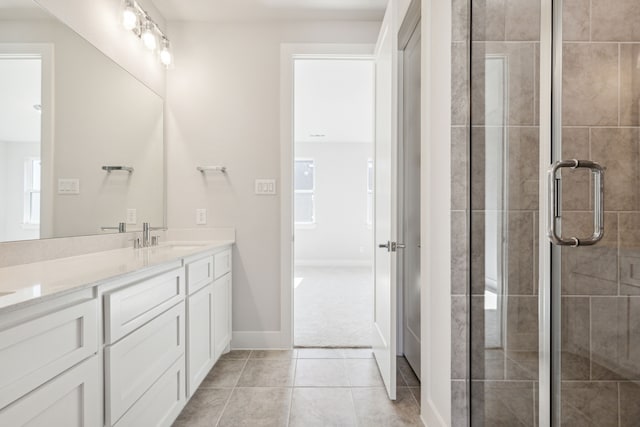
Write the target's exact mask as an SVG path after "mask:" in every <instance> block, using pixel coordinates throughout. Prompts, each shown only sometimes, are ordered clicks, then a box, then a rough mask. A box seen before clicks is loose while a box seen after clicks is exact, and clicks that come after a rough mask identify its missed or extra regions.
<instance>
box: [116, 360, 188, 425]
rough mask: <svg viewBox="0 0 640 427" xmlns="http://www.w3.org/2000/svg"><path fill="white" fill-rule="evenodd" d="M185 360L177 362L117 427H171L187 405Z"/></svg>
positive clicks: (125, 415)
mask: <svg viewBox="0 0 640 427" xmlns="http://www.w3.org/2000/svg"><path fill="white" fill-rule="evenodd" d="M184 378H185V376H184V358H183V357H181V358H180V359H178V361H176V362H175V363H174V364H173V365H172V366H171V367H170V368H169V369H168V370H167V371H166V372H165V373H164V374H162V376H161V377H160V379H159V380H158V381H156V382H155V383H154V384H153V385H152V386H151V388H150V389H149V390H148V391H147V392H146V393H145V394H144V396H142V397H141V398H140V400H138V401H137V402H136V403H135V405H133V407H132V408H131V409H129V411H127V413H126V414H124V416H123V417H122V418H121V419H120V421H118V422H117V423H116V427H140V426H154V427H165V426H166V427H169V426H171V424H172V423H173V422H174V421H175V419H176V418H177V417H178V415H180V411H181V410H182V408H183V407H184V405H185V392H184Z"/></svg>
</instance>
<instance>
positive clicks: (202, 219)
mask: <svg viewBox="0 0 640 427" xmlns="http://www.w3.org/2000/svg"><path fill="white" fill-rule="evenodd" d="M206 224H207V210H206V209H196V225H206Z"/></svg>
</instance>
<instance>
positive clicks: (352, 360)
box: [174, 348, 422, 427]
mask: <svg viewBox="0 0 640 427" xmlns="http://www.w3.org/2000/svg"><path fill="white" fill-rule="evenodd" d="M397 384H398V393H397V400H396V401H395V402H392V401H390V400H389V399H388V398H387V394H386V391H385V389H384V387H383V384H382V379H381V378H380V374H379V372H378V368H377V367H376V364H375V361H374V360H373V358H372V356H371V350H369V349H307V348H305V349H297V350H273V351H271V350H253V351H251V350H234V351H232V352H230V353H228V354H226V355H224V356H222V358H221V359H220V360H219V361H218V363H216V365H215V366H214V367H213V369H212V370H211V372H210V373H209V375H208V376H207V378H206V379H205V380H204V381H203V383H202V384H201V386H200V388H199V389H198V390H197V391H196V394H195V395H194V396H193V397H192V398H191V400H190V401H189V404H188V405H187V406H186V407H185V408H184V410H183V411H182V413H181V414H180V417H178V419H177V420H176V422H175V423H174V427H200V426H208V427H211V426H233V427H238V426H250V427H254V426H273V427H281V426H282V427H287V426H289V427H298V426H303V427H314V426H361V427H376V426H380V427H391V426H421V425H422V423H421V421H420V415H419V414H420V407H419V402H420V382H419V381H418V379H417V378H416V376H415V374H414V373H413V371H412V370H411V367H410V366H409V364H408V363H407V361H406V360H405V359H404V358H398V375H397Z"/></svg>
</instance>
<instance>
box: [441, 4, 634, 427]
mask: <svg viewBox="0 0 640 427" xmlns="http://www.w3.org/2000/svg"><path fill="white" fill-rule="evenodd" d="M471 9H472V12H473V15H472V16H473V18H472V19H473V23H470V16H471V15H470V12H471ZM539 15H540V10H539V2H538V1H536V0H516V1H511V0H510V1H504V0H483V1H473V2H470V1H469V0H454V1H453V38H452V39H453V44H452V58H453V62H454V63H453V67H452V69H453V75H452V96H453V100H452V101H453V103H452V125H453V126H452V171H453V178H452V183H451V185H452V206H451V209H452V266H451V270H452V297H451V298H452V355H453V360H452V412H453V413H452V420H453V425H454V426H466V425H467V423H468V420H471V421H472V424H473V425H474V426H481V425H487V426H493V425H525V426H526V425H537V399H536V395H537V378H538V372H537V366H538V348H537V341H538V318H537V305H538V289H537V282H538V278H537V270H538V262H537V258H536V257H537V253H538V242H537V240H536V236H537V225H538V216H537V210H538V172H539V171H538V167H537V164H538V161H537V159H538V123H539V120H538V110H539V105H538V102H537V95H538V92H539V87H538V80H539V79H538V72H539V27H540V22H539ZM638 22H640V2H638V1H637V0H615V1H611V0H565V1H564V14H563V31H564V37H563V38H564V43H563V55H564V62H563V65H564V79H563V111H562V119H563V126H564V127H563V135H564V137H563V157H565V158H581V159H593V160H595V161H598V162H599V163H601V164H602V165H603V166H605V168H606V179H605V183H606V187H605V193H606V196H605V201H606V216H605V228H606V232H605V239H604V241H603V242H601V243H600V244H598V245H597V246H595V247H591V248H577V249H574V248H566V249H563V250H562V265H561V275H560V276H561V282H562V294H563V296H562V301H561V304H562V313H563V314H562V349H561V350H562V353H561V355H562V406H561V411H562V424H563V425H567V426H587V425H594V426H634V425H638V423H639V422H640V421H638V420H640V404H639V403H638V402H640V386H639V384H640V383H639V381H640V276H639V275H638V273H637V272H638V271H640V231H639V230H640V25H639V24H638ZM470 28H472V30H470ZM471 40H472V41H471ZM496 56H497V57H502V58H505V59H506V62H507V64H508V67H507V68H506V69H507V72H506V77H507V79H506V81H508V88H507V90H506V94H507V97H506V99H507V103H506V105H508V110H507V112H506V116H505V117H506V119H505V122H504V123H503V129H502V130H503V132H502V133H503V135H504V142H505V146H506V155H505V157H504V160H505V167H506V182H507V183H508V185H507V187H506V188H508V190H507V191H505V194H504V196H505V199H506V203H507V205H508V208H507V210H506V215H505V218H506V224H507V233H506V234H507V239H506V247H507V252H508V255H509V256H508V262H507V264H506V275H505V276H506V278H507V283H508V287H507V289H506V290H505V291H504V293H505V297H504V301H503V304H504V305H505V306H506V310H505V316H506V319H505V321H504V322H503V325H504V329H503V330H502V333H503V334H504V340H503V345H502V346H496V345H495V344H491V345H488V344H487V342H486V338H487V337H488V336H489V335H491V331H490V330H489V329H488V327H487V324H491V323H492V322H491V320H492V319H488V318H487V311H486V310H485V309H484V307H485V301H484V300H485V294H484V290H485V289H484V288H485V277H484V276H485V272H484V265H485V246H484V244H485V236H484V225H485V221H484V218H485V214H486V213H487V211H486V210H485V206H484V201H485V197H484V195H485V190H486V189H485V188H484V187H485V181H486V179H485V178H486V176H485V172H486V171H485V170H484V166H485V163H486V159H485V155H486V153H487V152H488V151H487V147H488V146H489V144H490V143H493V142H489V138H487V136H490V135H491V129H492V128H494V127H495V126H494V125H495V124H494V123H488V122H487V121H486V120H485V118H487V117H489V115H490V113H491V112H489V114H487V112H486V111H485V106H486V105H487V101H486V99H487V97H486V94H485V93H484V91H485V76H484V70H485V66H484V61H485V58H487V57H496ZM470 87H471V91H469V88H470ZM469 92H471V98H472V99H473V102H472V107H471V108H470V101H469ZM469 182H470V183H471V184H470V185H469ZM563 188H564V199H563V228H564V234H565V235H574V234H577V235H581V236H585V235H587V234H589V231H590V220H591V215H592V213H591V209H592V208H593V206H592V202H591V201H590V199H591V198H592V197H591V196H590V193H591V190H592V188H591V184H590V183H589V177H588V176H587V175H586V174H584V173H578V172H573V173H567V174H565V175H564V176H563ZM469 229H470V230H471V234H469ZM469 306H470V307H471V309H469ZM469 311H471V315H469V314H468V313H469ZM469 337H470V338H469ZM469 342H471V348H469ZM469 359H470V363H469ZM469 366H471V372H469ZM469 382H471V384H470V387H469ZM468 390H470V391H471V396H469V395H468ZM470 402H471V408H472V409H471V412H472V413H471V414H469V411H470V409H469V407H470V405H469V403H470ZM470 415H471V416H470Z"/></svg>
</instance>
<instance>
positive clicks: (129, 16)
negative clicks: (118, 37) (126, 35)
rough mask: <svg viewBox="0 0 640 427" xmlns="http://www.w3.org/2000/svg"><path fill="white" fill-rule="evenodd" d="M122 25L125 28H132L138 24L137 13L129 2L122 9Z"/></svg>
mask: <svg viewBox="0 0 640 427" xmlns="http://www.w3.org/2000/svg"><path fill="white" fill-rule="evenodd" d="M122 26H123V27H124V28H125V29H127V30H133V29H134V28H136V27H137V26H138V14H137V13H136V10H135V8H134V7H133V6H132V5H131V3H128V4H127V6H126V7H125V8H124V10H123V11H122Z"/></svg>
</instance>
